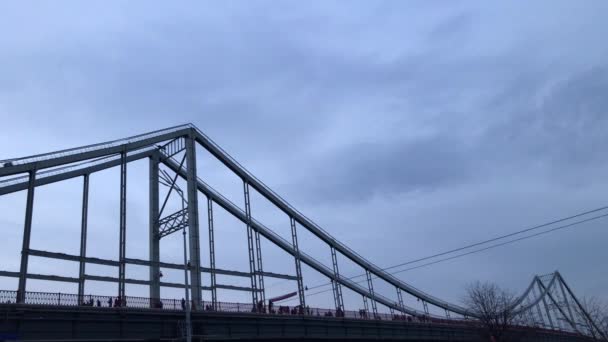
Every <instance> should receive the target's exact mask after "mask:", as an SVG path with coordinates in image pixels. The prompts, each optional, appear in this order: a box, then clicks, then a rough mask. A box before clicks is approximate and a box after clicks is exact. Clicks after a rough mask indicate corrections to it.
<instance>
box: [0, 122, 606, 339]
mask: <svg viewBox="0 0 608 342" xmlns="http://www.w3.org/2000/svg"><path fill="white" fill-rule="evenodd" d="M197 145H199V146H201V147H202V148H204V149H205V150H206V151H208V152H209V153H210V154H211V155H213V156H214V157H215V158H217V159H218V160H219V161H220V162H222V163H223V164H224V165H225V166H226V167H227V168H228V169H230V170H231V171H232V172H233V173H234V174H236V175H237V176H238V177H239V178H241V179H242V181H243V197H244V200H243V201H244V209H242V208H241V207H239V206H237V205H236V204H234V203H232V202H231V201H230V200H228V199H227V198H226V197H224V196H223V195H222V194H221V193H219V192H218V191H216V190H215V189H213V188H212V187H211V186H209V185H208V184H207V183H205V182H204V181H203V180H202V179H200V178H199V177H198V176H197V165H196V146H197ZM145 158H147V159H148V160H149V190H150V191H149V193H150V195H149V207H150V218H149V244H150V249H149V250H150V255H149V259H148V260H141V259H133V258H127V256H126V229H127V226H126V215H127V212H126V187H127V178H126V174H127V166H128V164H129V163H131V162H133V161H137V160H141V159H145ZM161 165H162V166H164V167H165V168H167V169H168V170H170V172H167V171H166V170H163V169H161V168H160V166H161ZM113 167H120V171H121V172H120V175H121V178H120V180H121V181H120V226H119V229H120V239H119V240H120V241H119V247H120V248H119V255H118V259H117V260H109V259H100V258H92V257H87V255H86V241H87V212H88V191H89V181H90V175H91V174H93V173H95V172H98V171H101V170H105V169H108V168H113ZM76 177H82V178H83V201H82V222H81V240H80V246H81V247H80V253H79V255H68V254H63V253H54V252H49V251H40V250H33V249H31V248H30V236H31V226H32V213H33V209H34V208H33V203H34V193H35V189H36V187H39V186H42V185H46V184H50V183H54V182H59V181H63V180H67V179H71V178H76ZM178 178H181V179H182V180H184V181H185V182H186V184H187V185H186V188H185V189H182V188H180V187H179V186H178V185H177V179H178ZM159 185H163V186H165V187H167V188H168V193H167V195H166V197H165V199H164V200H163V203H162V205H161V203H160V199H159ZM251 189H254V190H255V191H257V192H258V193H259V194H260V195H262V196H263V197H264V198H266V199H267V200H268V201H270V202H271V203H272V204H273V205H275V206H276V207H277V208H278V209H280V210H281V211H282V212H283V213H285V214H286V215H287V216H288V217H289V219H290V225H291V235H292V236H291V241H287V240H285V239H283V238H282V237H280V236H279V235H278V234H276V233H275V232H273V231H272V230H270V229H269V228H267V227H266V226H264V225H263V224H262V223H260V222H259V221H257V220H256V219H255V217H254V214H253V213H252V208H251V201H250V190H251ZM17 191H27V199H26V209H25V221H24V234H23V241H22V249H21V251H22V253H21V263H20V270H19V272H9V271H2V270H0V276H6V277H16V278H19V285H18V300H21V301H22V300H23V294H24V293H25V290H26V282H27V279H43V280H55V281H66V282H74V283H78V293H79V295H80V296H82V295H83V294H84V288H85V280H96V281H107V282H114V283H117V284H118V291H119V295H120V296H124V294H125V293H124V288H125V284H141V285H148V286H149V291H150V297H151V298H153V299H154V298H160V288H161V287H176V288H180V287H181V288H184V286H185V285H184V284H177V283H166V282H162V281H161V278H160V275H161V273H160V268H161V267H163V268H169V269H179V270H183V269H184V265H179V264H171V263H165V262H162V261H161V260H160V257H159V250H160V241H161V239H162V238H163V237H166V236H167V235H169V234H172V233H174V232H177V231H180V230H182V231H187V234H188V242H189V243H188V254H189V256H190V261H189V263H188V265H187V269H188V270H189V272H190V279H191V285H190V292H191V295H192V296H191V298H192V300H193V302H195V303H201V300H202V291H203V290H205V291H211V293H212V302H213V305H214V306H215V305H216V303H217V292H216V290H217V289H230V290H241V291H248V292H250V293H251V301H252V304H253V305H254V307H256V308H258V309H264V305H265V287H264V278H265V277H271V278H281V279H289V280H294V281H295V282H296V286H297V294H298V297H299V303H300V305H302V307H304V306H305V305H306V304H305V303H306V298H305V287H304V283H303V277H302V266H301V265H302V263H304V264H306V265H307V266H309V267H310V268H312V269H313V270H315V271H317V272H319V273H320V274H322V275H323V276H325V277H327V278H328V279H329V280H330V281H331V284H332V289H333V295H334V301H335V303H334V304H335V307H336V309H337V310H341V311H343V310H344V301H343V296H342V287H346V288H348V289H350V290H351V291H354V292H355V293H358V294H359V295H361V296H362V298H363V302H364V305H365V308H366V310H367V309H368V301H371V304H372V312H373V314H374V315H377V314H378V309H377V304H381V305H384V306H385V307H388V308H389V309H390V310H391V312H394V311H397V312H401V313H404V314H409V315H415V316H431V315H432V314H431V313H430V311H429V305H432V306H434V307H436V308H439V309H440V311H444V312H445V313H446V316H447V317H450V314H455V315H458V316H460V317H465V318H466V317H470V318H476V314H475V313H474V312H470V311H468V310H467V309H465V308H463V307H461V306H459V305H456V304H452V303H448V302H446V301H443V300H441V299H439V298H437V297H434V296H431V295H429V294H427V293H425V292H423V291H421V290H419V289H417V288H415V287H413V286H411V285H409V284H407V283H405V282H403V281H402V280H400V279H398V278H396V277H394V276H393V275H391V274H390V273H388V272H386V271H384V270H383V269H382V268H380V267H379V266H377V265H375V264H374V263H372V262H370V261H369V260H367V259H365V258H364V257H362V256H361V255H359V254H358V253H356V252H355V251H353V250H352V249H350V248H349V247H347V246H346V245H344V244H343V243H341V242H339V241H338V240H336V239H335V238H334V237H332V236H331V235H330V234H329V233H328V232H326V231H325V230H323V229H322V228H321V227H319V226H318V225H317V224H316V223H314V222H313V221H312V220H311V219H309V218H307V217H306V216H305V215H304V214H302V213H300V212H299V211H298V210H296V209H295V208H294V207H293V206H291V205H290V204H289V203H288V202H287V201H286V200H284V199H283V198H281V197H280V196H279V195H278V194H276V193H275V192H274V191H272V190H271V189H270V188H269V187H268V186H266V185H265V184H264V183H262V182H261V181H260V180H259V179H257V178H256V177H255V176H254V175H253V174H251V173H250V172H249V171H248V170H247V169H245V168H244V167H243V166H242V165H240V164H239V163H238V162H237V161H236V160H235V159H233V158H232V157H231V156H230V155H229V154H228V153H227V152H226V151H224V150H223V149H222V148H221V147H219V146H218V145H217V144H216V143H215V142H213V141H212V140H211V139H210V138H209V137H207V136H206V135H205V134H203V133H202V132H201V131H200V130H198V128H196V127H195V126H193V125H191V124H188V125H181V126H176V127H171V128H167V129H163V130H159V131H154V132H150V133H146V134H141V135H137V136H133V137H129V138H125V139H119V140H115V141H110V142H106V143H101V144H95V145H89V146H84V147H79V148H73V149H68V150H63V151H58V152H52V153H46V154H41V155H35V156H30V157H24V158H15V159H8V160H2V161H0V196H1V195H4V194H8V193H13V192H17ZM199 193H202V194H203V195H205V196H206V198H207V214H208V222H207V224H208V231H209V254H210V265H209V266H210V267H203V266H202V265H201V248H200V238H199V236H200V234H199V228H200V227H199V224H200V222H199V212H198V194H199ZM172 194H177V195H178V196H179V197H180V199H181V209H179V210H177V211H175V212H173V213H169V214H165V213H164V211H165V208H166V205H167V202H168V200H169V197H170V196H171V195H172ZM215 205H217V206H220V207H221V208H223V209H225V210H226V211H227V212H228V213H230V214H231V215H232V216H234V217H236V218H237V219H238V220H240V221H241V222H242V223H243V224H244V227H245V229H246V233H247V242H248V257H249V272H241V271H234V270H224V269H218V268H216V267H215V243H214V224H213V223H214V222H213V207H214V206H215ZM299 228H301V229H306V230H307V231H309V232H311V233H312V234H314V235H315V236H316V237H317V238H318V239H320V240H321V241H323V242H324V243H325V244H326V245H327V246H328V247H329V250H330V253H331V257H332V265H331V266H327V265H325V264H323V263H321V262H320V261H318V260H316V259H315V258H313V257H312V256H310V255H309V254H306V253H305V252H303V251H302V250H301V249H300V248H299V246H298V236H297V231H298V229H299ZM262 237H263V238H265V239H267V240H268V241H270V242H271V243H273V244H275V245H276V246H278V247H279V248H281V249H282V250H284V251H285V252H287V253H288V254H290V255H292V256H293V258H294V265H295V272H296V275H286V274H277V273H272V272H266V271H264V270H263V262H262V261H263V258H262V249H261V243H260V241H261V238H262ZM30 255H33V256H38V257H46V258H54V259H62V260H71V261H75V262H79V265H80V268H79V277H78V278H70V277H61V276H55V275H42V274H32V273H29V272H28V257H29V256H30ZM339 256H340V257H344V258H347V259H349V260H350V261H352V262H354V263H355V264H356V265H358V266H359V267H361V269H362V270H364V271H365V275H366V280H367V282H366V283H367V286H361V285H360V284H359V283H358V282H355V281H353V280H351V279H350V278H347V277H344V276H343V275H341V274H340V272H339V262H338V261H339ZM86 264H101V265H109V266H116V267H118V268H119V273H118V277H116V278H115V277H102V276H93V275H87V274H86ZM127 264H134V265H143V266H148V267H149V279H148V280H136V279H129V278H127V277H126V275H125V266H126V265H127ZM202 273H209V274H210V276H211V284H210V286H203V285H202V277H201V274H202ZM218 274H219V275H230V276H241V277H246V278H249V279H250V287H241V286H232V285H223V284H217V282H216V275H218ZM557 277H558V278H559V279H560V281H559V282H558V283H559V284H562V285H563V287H564V290H565V292H560V293H562V296H561V297H560V294H559V293H557V292H556V290H555V288H554V286H555V285H553V284H554V282H550V283H543V282H542V280H540V278H535V281H534V282H533V284H532V285H531V286H530V288H529V289H528V291H526V293H524V295H522V296H521V297H520V298H519V300H518V305H519V306H518V307H519V308H520V309H521V311H526V312H528V313H529V314H532V313H533V312H534V311H537V318H536V319H537V320H539V321H540V319H541V315H538V311H539V310H544V311H542V312H544V320H543V322H549V324H550V325H551V324H554V325H555V324H558V322H560V321H561V322H566V323H568V324H569V325H570V327H571V328H572V329H574V330H576V331H581V330H582V329H583V328H582V326H581V324H584V323H585V322H587V328H585V330H586V332H587V333H590V334H597V333H598V332H597V329H596V328H589V326H594V325H593V324H592V323H590V322H591V321H590V320H589V318H586V319H583V320H580V319H579V320H575V319H574V318H573V315H574V314H575V313H576V314H578V315H579V316H580V313H581V312H582V313H583V316H585V315H584V310H582V308H581V307H580V304H579V303H578V301H577V300H575V297H574V295H573V294H572V292H571V291H570V289H569V287H568V286H567V285H566V284H565V282H563V279H562V278H561V276H559V275H558V276H557ZM375 279H378V280H381V281H384V282H386V283H388V284H390V285H391V286H393V287H394V288H395V289H396V293H395V295H396V296H392V297H396V299H393V298H389V297H385V296H384V295H382V294H380V293H378V292H377V291H374V280H375ZM534 284H536V285H534ZM533 289H535V291H537V292H538V293H539V295H538V297H534V299H530V298H528V297H529V296H531V294H533ZM560 291H561V289H560ZM404 292H405V293H406V294H408V295H410V296H412V297H413V298H416V299H417V301H418V302H421V303H422V308H421V309H422V310H421V309H415V308H413V307H410V306H407V305H406V304H405V301H404V299H403V293H404ZM564 293H566V294H569V297H568V296H567V295H566V294H564ZM566 297H568V300H569V302H568V303H571V302H574V303H576V304H579V305H578V308H575V309H572V307H569V308H570V309H566V310H565V311H564V309H563V308H562V307H563V303H566ZM558 298H561V299H558ZM524 303H527V304H524ZM539 305H540V309H539ZM524 309H525V310H524ZM555 310H557V311H559V313H560V314H561V316H560V317H559V318H558V317H555V316H556V313H555V312H556V311H555ZM549 311H551V314H552V315H553V316H550V317H548V316H549V315H548V312H549ZM570 311H572V314H570ZM551 322H553V323H551ZM575 327H576V328H575ZM594 329H595V330H594Z"/></svg>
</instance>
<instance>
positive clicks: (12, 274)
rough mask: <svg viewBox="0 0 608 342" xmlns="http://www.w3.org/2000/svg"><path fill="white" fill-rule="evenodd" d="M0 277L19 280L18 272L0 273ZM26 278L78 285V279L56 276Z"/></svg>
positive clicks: (28, 274) (30, 275) (34, 275)
mask: <svg viewBox="0 0 608 342" xmlns="http://www.w3.org/2000/svg"><path fill="white" fill-rule="evenodd" d="M0 277H10V278H19V277H20V272H11V271H0ZM26 278H27V279H36V280H51V281H61V282H66V283H78V278H74V277H62V276H56V275H44V274H35V273H27V274H26ZM22 299H23V298H22ZM21 302H22V301H21Z"/></svg>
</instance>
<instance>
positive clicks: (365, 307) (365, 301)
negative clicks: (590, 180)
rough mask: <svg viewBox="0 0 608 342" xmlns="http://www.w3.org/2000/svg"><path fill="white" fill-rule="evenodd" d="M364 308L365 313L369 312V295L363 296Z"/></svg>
mask: <svg viewBox="0 0 608 342" xmlns="http://www.w3.org/2000/svg"><path fill="white" fill-rule="evenodd" d="M363 308H364V309H365V315H366V316H367V315H368V314H369V305H368V304H367V297H365V296H363Z"/></svg>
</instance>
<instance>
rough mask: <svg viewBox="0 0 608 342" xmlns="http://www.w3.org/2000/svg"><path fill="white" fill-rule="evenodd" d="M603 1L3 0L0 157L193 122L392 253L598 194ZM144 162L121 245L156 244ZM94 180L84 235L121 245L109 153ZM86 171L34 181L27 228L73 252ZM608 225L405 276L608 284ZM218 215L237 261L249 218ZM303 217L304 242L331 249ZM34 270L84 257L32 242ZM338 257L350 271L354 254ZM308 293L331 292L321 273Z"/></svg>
mask: <svg viewBox="0 0 608 342" xmlns="http://www.w3.org/2000/svg"><path fill="white" fill-rule="evenodd" d="M607 10H608V5H607V3H606V2H604V1H584V2H573V1H536V2H533V3H528V2H526V3H524V2H508V3H498V2H487V1H449V2H448V1H375V2H369V1H349V2H345V1H342V2H340V1H312V2H298V1H283V2H274V1H247V2H246V1H229V2H211V1H198V2H180V3H177V4H167V3H160V2H143V1H142V2H138V1H130V2H118V1H115V2H86V3H83V2H76V1H73V2H70V1H66V2H62V3H60V4H57V3H55V2H50V1H48V2H45V1H38V2H27V1H25V2H10V3H9V2H3V3H2V4H0V13H2V20H0V30H1V32H4V34H2V35H0V118H1V122H2V126H1V127H2V129H1V132H2V134H0V159H5V158H10V157H19V156H25V155H30V154H35V153H42V152H48V151H51V150H56V149H61V148H68V147H74V146H80V145H85V144H89V143H96V142H101V141H105V140H111V139H116V138H121V137H125V136H129V135H134V134H139V133H143V132H147V131H151V130H155V129H160V128H164V127H169V126H174V125H177V124H182V123H187V122H192V123H193V124H195V125H196V126H198V127H199V128H200V129H201V130H202V131H204V132H205V133H207V134H208V135H209V136H210V137H212V138H213V139H214V140H215V141H216V142H217V143H219V144H220V145H221V146H222V147H224V148H225V149H226V150H227V151H229V152H230V153H231V154H232V155H233V156H234V157H236V158H237V160H239V161H240V162H241V163H242V164H243V165H245V166H246V167H247V168H248V169H250V170H251V171H252V172H253V173H254V174H255V175H257V176H258V178H260V179H262V180H263V181H264V182H266V183H267V184H268V185H270V186H271V187H272V188H273V189H275V190H276V191H277V192H278V193H280V194H281V195H282V196H283V197H285V198H287V199H288V200H289V201H290V202H292V203H293V204H294V205H296V206H297V207H298V208H300V209H301V211H302V212H304V213H305V214H306V215H307V216H309V217H311V218H313V219H314V220H315V221H317V222H318V223H319V224H320V225H321V226H322V227H324V228H325V229H326V230H327V231H329V232H330V233H332V234H333V235H335V236H336V237H338V238H339V239H341V240H342V241H344V242H345V243H347V244H348V245H349V246H351V247H352V248H353V249H355V250H357V251H359V253H360V254H362V255H364V256H366V257H368V258H369V259H371V260H372V261H374V262H375V263H377V264H378V265H381V266H390V265H393V264H397V263H401V262H404V261H408V260H411V259H415V258H418V257H423V256H426V255H430V254H434V253H436V252H441V251H444V250H447V249H451V248H455V247H459V246H461V245H463V244H467V243H470V242H475V241H478V240H482V239H485V238H490V237H493V236H496V235H500V234H503V233H508V232H511V231H514V230H518V229H522V228H525V227H528V226H532V225H535V224H539V223H543V222H546V221H549V220H552V219H554V218H559V217H563V216H568V215H570V214H574V213H577V212H580V211H584V210H586V209H592V208H595V207H599V206H602V205H606V203H607V200H606V195H605V194H606V193H608V192H607V190H608V186H607V185H606V181H605V179H606V177H605V175H606V174H607V171H608V159H607V157H606V154H605V153H603V150H604V149H603V146H606V143H607V142H608V138H606V133H605V132H606V129H607V128H608V116H607V115H606V109H607V108H608V100H607V97H606V96H605V94H606V93H607V92H608V66H607V64H606V60H607V58H606V57H608V45H607V44H606V43H605V36H606V33H607V31H608V30H607V29H608V27H607V24H606V22H605V20H604V19H605V13H606V11H607ZM146 171H147V164H146V162H138V163H136V164H134V165H133V166H132V167H130V168H129V215H128V223H129V224H128V238H129V242H128V246H127V255H128V256H131V257H145V256H147V253H148V252H147V235H145V234H147V233H146V232H147V227H146V225H147V197H146V196H147V179H146ZM199 174H200V175H201V177H203V178H205V179H208V180H209V182H210V183H211V184H212V185H214V186H216V187H217V188H218V189H221V190H222V191H224V192H225V193H226V194H227V195H228V196H229V197H230V198H231V199H233V200H234V201H235V202H236V203H239V204H240V203H241V202H242V197H241V196H242V195H241V193H240V191H241V190H242V185H241V184H240V183H239V182H240V181H239V179H238V178H237V177H234V176H231V175H229V174H228V172H227V170H225V169H223V168H222V166H221V165H220V164H219V163H217V162H216V161H213V160H212V158H211V157H210V156H207V155H204V153H203V151H202V150H201V151H200V153H199ZM91 182H92V183H91V197H92V199H91V202H92V207H94V209H92V213H91V222H92V223H91V227H90V238H91V240H90V242H89V251H90V253H92V255H94V256H100V257H107V258H114V259H116V258H117V256H118V242H117V239H118V171H117V170H110V171H104V172H103V173H100V174H99V175H93V176H92V177H91ZM80 186H81V180H72V181H69V182H66V184H61V185H59V184H56V185H49V186H46V187H44V188H40V190H39V191H37V194H36V209H35V213H34V228H33V238H32V244H33V247H35V248H38V249H44V250H51V251H57V252H69V253H74V254H76V253H77V251H78V244H79V242H78V230H79V222H80V212H79V203H80V191H81V190H80ZM253 196H254V203H253V206H254V216H256V217H260V220H262V221H263V222H267V223H268V225H269V226H270V227H272V228H273V229H275V230H277V231H278V232H279V233H281V234H284V235H285V236H287V237H288V235H287V234H288V233H289V232H288V229H289V226H288V224H289V221H288V219H287V218H286V217H283V216H282V215H280V214H279V213H277V212H276V211H273V209H272V208H271V206H270V205H268V203H265V202H264V201H263V200H262V199H261V198H260V197H259V196H257V195H255V194H254V195H253ZM256 196H257V197H256ZM24 202H25V196H24V194H13V195H10V196H4V198H0V213H1V214H0V225H1V229H2V230H3V232H4V233H5V234H3V235H4V240H5V242H4V244H5V245H6V248H5V247H4V246H3V247H2V249H0V257H1V258H2V260H3V261H4V263H3V265H4V267H3V268H4V269H8V270H16V269H18V260H19V249H20V245H21V234H22V233H21V229H22V225H23V207H24ZM605 226H606V223H605V222H602V221H598V222H595V223H589V224H587V225H583V226H579V227H577V228H574V229H571V230H566V231H561V232H557V233H554V234H551V235H547V236H544V237H542V238H540V237H539V238H535V239H530V240H527V241H524V242H520V243H517V244H514V245H511V246H508V247H502V248H497V249H494V250H491V251H487V252H484V253H480V254H475V255H471V256H467V257H463V258H460V259H456V260H453V261H449V262H445V263H441V264H437V265H434V266H431V267H426V268H421V269H418V270H413V271H410V272H405V273H401V274H400V275H399V276H400V278H402V279H403V280H405V281H407V282H410V283H412V284H413V285H415V286H417V287H419V288H422V289H424V290H425V291H427V292H430V293H432V294H434V295H436V296H438V297H441V298H445V299H447V300H451V301H456V302H458V301H460V299H461V298H462V295H463V293H464V288H465V287H466V285H467V284H469V283H471V282H473V281H476V280H482V281H483V280H491V281H494V282H496V283H498V284H499V285H501V286H503V287H505V288H509V289H512V290H513V291H516V292H517V291H520V290H522V289H523V288H524V287H525V286H526V285H527V284H528V282H529V281H530V280H531V278H532V276H533V275H535V274H544V273H549V272H552V271H554V270H556V269H558V270H560V271H561V272H562V274H563V275H564V277H565V278H566V280H567V281H568V282H570V284H571V286H572V287H573V288H574V289H576V292H577V293H578V294H579V295H580V296H597V297H600V298H604V299H608V292H606V289H607V288H608V277H607V276H606V274H605V272H601V270H602V269H603V268H604V260H606V258H607V257H608V255H607V254H606V253H607V252H606V249H605V242H606V241H607V238H608V231H607V230H606V228H605ZM216 230H217V233H216V235H217V240H218V241H217V243H218V247H217V250H218V265H219V266H222V267H231V268H235V269H240V270H246V269H247V262H246V258H247V254H246V233H245V230H244V227H243V225H242V224H239V223H238V222H236V220H231V219H230V218H229V217H228V216H227V215H225V214H223V213H221V212H220V213H218V223H216ZM203 235H204V234H203ZM303 235H304V236H303V238H302V240H303V245H304V246H305V247H306V248H307V251H309V252H310V254H313V255H315V256H317V257H318V258H319V259H321V260H327V261H329V257H330V254H329V250H328V249H327V248H326V247H325V246H323V245H321V244H319V243H315V241H313V239H312V238H311V237H306V236H305V234H303ZM163 244H164V245H163V247H162V250H163V251H162V253H163V258H165V259H167V260H173V261H175V262H178V261H179V260H180V258H181V257H180V255H181V254H180V252H181V249H180V240H179V236H175V237H171V238H170V239H169V240H168V241H167V242H166V244H165V242H163ZM202 246H207V245H206V242H204V241H203V242H202ZM207 253H208V249H206V247H205V248H204V249H203V255H204V256H205V260H207ZM264 255H265V256H267V258H266V259H267V260H268V261H267V262H266V263H265V268H266V269H267V270H270V271H276V272H283V273H291V272H293V271H292V270H291V267H292V264H293V262H292V261H291V259H289V258H287V257H286V255H284V254H281V252H280V251H278V250H276V251H275V250H274V249H273V247H272V246H270V245H269V244H267V243H265V244H264ZM31 269H32V271H36V272H38V273H48V271H49V270H51V271H53V272H54V273H58V274H63V275H70V276H74V275H75V274H77V269H78V268H77V265H76V264H73V263H69V262H65V263H61V262H49V261H45V260H41V259H36V258H33V259H32V267H31ZM91 272H92V273H94V272H97V273H98V274H106V273H107V274H109V275H114V274H115V273H117V271H116V270H114V269H111V268H110V269H106V268H94V267H91ZM127 272H128V273H129V274H130V275H131V276H132V277H134V278H137V277H142V278H145V276H146V275H147V270H145V269H138V268H133V269H128V270H127ZM166 273H167V277H168V278H169V279H170V280H171V279H174V280H175V281H179V280H180V279H181V278H180V273H179V272H178V273H175V274H173V273H172V272H169V271H167V272H166ZM344 273H346V274H358V273H359V271H357V270H356V269H354V268H353V267H351V265H349V264H348V263H346V262H345V265H344ZM305 277H306V280H305V283H306V284H307V285H309V286H312V285H316V284H318V283H320V282H323V279H322V278H320V277H319V276H318V275H315V274H313V273H312V272H311V271H310V270H306V269H305ZM205 281H208V278H205ZM220 281H221V282H223V283H233V284H243V285H244V284H246V282H247V281H246V279H245V280H239V279H221V280H220ZM275 282H276V284H272V283H273V281H271V280H267V281H266V284H267V286H268V285H269V284H272V285H274V286H273V287H272V288H270V289H269V291H270V292H271V294H270V295H274V294H276V295H279V294H282V293H285V292H286V291H291V290H292V289H293V288H295V284H293V283H281V282H279V281H275ZM29 284H30V285H29V286H30V287H31V289H33V290H45V289H49V290H52V291H59V290H65V291H68V292H69V291H75V287H74V288H72V287H71V286H72V285H64V284H54V283H45V282H36V281H31V282H30V283H29ZM0 285H2V286H0V288H13V287H16V281H14V280H13V279H0ZM378 286H379V287H380V288H381V289H383V290H385V291H390V289H389V288H388V287H386V288H383V285H382V284H379V285H378ZM88 289H89V290H88V291H90V292H92V293H103V294H114V292H115V286H114V285H108V284H102V283H99V284H97V283H93V284H91V285H90V286H89V287H88ZM128 292H129V294H132V295H138V294H144V295H145V294H146V290H145V288H143V287H137V286H134V287H128ZM387 294H388V295H391V293H388V292H387ZM163 295H164V296H168V297H177V296H181V294H180V293H179V291H177V292H176V291H174V292H171V291H169V290H164V292H163ZM206 296H207V297H208V294H206ZM220 296H221V298H220V299H224V300H226V301H230V300H243V301H245V300H247V298H248V297H247V295H246V294H242V293H233V292H226V293H221V294H220ZM313 298H314V299H313ZM348 298H349V299H348V301H347V305H349V304H350V305H349V306H350V307H351V308H357V307H360V306H361V305H362V304H361V303H360V299H358V298H356V297H355V296H353V295H349V297H348ZM310 300H311V303H312V304H314V305H318V306H331V303H332V300H331V297H330V295H329V293H327V295H319V296H315V297H311V299H310ZM411 304H413V305H415V303H411Z"/></svg>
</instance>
